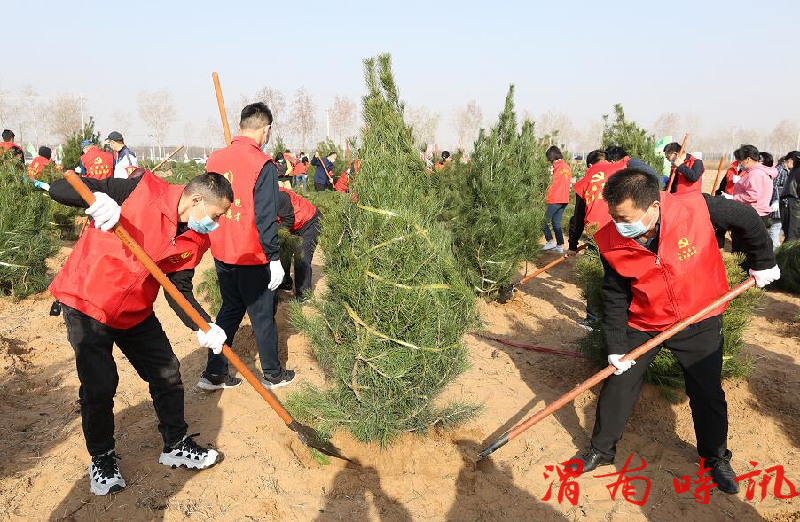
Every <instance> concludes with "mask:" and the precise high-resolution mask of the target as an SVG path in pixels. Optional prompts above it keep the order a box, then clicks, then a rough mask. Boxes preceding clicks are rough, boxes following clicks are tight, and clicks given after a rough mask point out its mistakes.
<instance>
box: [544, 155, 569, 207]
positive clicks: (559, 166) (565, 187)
mask: <svg viewBox="0 0 800 522" xmlns="http://www.w3.org/2000/svg"><path fill="white" fill-rule="evenodd" d="M571 180H572V169H571V168H569V165H568V164H567V162H566V161H564V160H563V159H560V160H556V161H554V162H553V182H552V183H551V184H550V186H549V187H548V188H547V195H546V197H545V203H547V204H548V205H550V204H551V203H552V204H556V203H569V183H570V181H571Z"/></svg>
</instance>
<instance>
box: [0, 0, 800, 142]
mask: <svg viewBox="0 0 800 522" xmlns="http://www.w3.org/2000/svg"><path fill="white" fill-rule="evenodd" d="M9 4H10V5H9ZM34 6H35V7H34ZM4 13H5V14H4V15H3V22H2V26H3V31H2V35H3V39H4V41H5V42H6V44H7V45H8V46H9V49H8V50H7V52H6V53H5V56H6V58H5V59H4V60H3V65H2V69H1V71H2V72H1V73H0V88H2V89H5V90H8V91H12V92H13V91H16V90H17V89H19V88H20V87H21V86H22V85H24V84H32V85H34V87H35V88H36V90H37V91H38V92H39V93H40V94H42V95H44V96H53V95H57V94H60V93H83V94H84V95H85V96H86V98H87V109H88V113H90V114H93V115H95V119H96V120H97V122H98V124H99V128H100V131H101V132H102V133H107V132H108V131H110V130H113V129H112V127H114V121H113V118H112V115H113V114H114V112H115V111H118V110H122V111H127V112H129V113H130V114H131V115H132V122H133V125H132V131H131V133H130V134H131V138H129V140H128V141H131V142H140V141H143V140H146V135H147V134H148V132H147V129H146V127H145V126H144V125H143V123H142V122H141V120H140V119H139V115H138V106H137V101H136V100H137V94H138V92H139V91H141V90H150V91H155V90H161V89H168V90H170V91H171V92H172V94H173V96H174V98H175V99H176V101H177V105H178V118H179V121H178V122H176V123H175V124H174V125H173V126H172V128H171V130H170V136H171V137H172V140H170V141H173V142H176V141H182V140H183V132H184V131H183V129H184V124H185V122H191V123H192V124H194V125H196V126H197V127H198V128H199V129H202V128H203V127H204V126H205V122H206V120H207V118H208V116H213V117H214V118H215V121H217V120H218V113H217V112H216V110H217V109H216V103H215V99H214V91H213V86H212V82H211V72H212V71H214V70H216V71H218V72H219V74H220V77H221V79H222V86H223V89H224V92H225V96H226V101H228V102H229V103H230V104H236V102H237V101H238V99H239V95H240V93H246V94H252V93H253V92H254V91H255V90H257V89H258V88H260V87H262V86H264V85H269V86H271V87H274V88H278V89H280V90H282V91H283V92H284V95H285V96H286V98H287V101H289V100H291V98H292V96H293V93H294V91H295V89H296V88H297V87H298V86H301V85H303V86H305V87H307V88H308V90H309V91H310V92H311V94H312V96H313V97H314V100H315V102H316V105H317V108H318V120H319V121H320V122H321V123H322V125H323V128H324V113H323V111H324V109H325V108H326V107H328V106H330V104H331V103H332V100H333V96H334V94H337V93H338V94H343V95H346V96H348V97H350V98H352V99H356V100H358V99H359V98H360V96H361V95H362V93H363V70H362V63H361V60H362V59H363V58H365V57H368V56H372V55H375V54H377V53H380V52H386V51H388V52H391V53H392V56H393V60H394V68H395V73H396V76H397V81H398V85H399V86H400V89H401V95H402V97H403V98H404V99H405V100H406V101H407V103H408V104H409V105H415V106H416V105H425V106H427V107H428V108H429V109H431V110H433V111H435V112H438V113H440V114H441V115H442V121H441V124H440V126H439V132H438V138H439V141H440V142H442V144H443V145H448V144H451V143H452V142H453V141H454V130H453V125H452V123H451V114H452V113H453V111H454V109H455V108H456V107H457V106H462V105H465V104H466V102H467V101H468V100H470V99H472V98H474V99H476V100H477V101H478V103H479V105H480V106H481V107H482V108H483V114H484V117H485V119H486V120H493V119H494V118H495V117H496V114H497V112H498V111H499V110H500V108H501V106H502V102H503V97H504V95H505V92H506V90H507V88H508V84H509V83H515V84H516V86H517V105H518V108H519V112H522V111H523V110H524V109H527V110H528V111H530V112H531V113H533V114H540V113H542V112H546V111H555V112H565V113H567V114H568V115H569V116H570V117H571V118H572V119H573V121H574V122H575V123H576V124H578V125H584V124H585V123H586V122H587V121H589V120H591V119H596V118H599V116H600V115H601V114H603V113H607V112H609V111H610V110H611V108H612V106H613V104H614V103H616V102H621V103H623V104H624V106H625V109H626V112H627V113H628V114H629V115H630V116H631V117H633V118H635V119H637V120H640V121H641V122H642V123H644V124H645V125H649V124H650V123H652V121H653V120H654V119H655V118H656V117H657V116H658V115H659V114H661V113H663V112H678V113H689V112H692V113H696V114H698V115H699V116H700V117H701V118H702V120H703V124H704V126H705V128H707V129H709V128H713V129H716V128H722V127H726V126H733V125H738V126H740V127H747V128H756V129H761V130H767V129H771V128H772V127H774V125H775V124H776V123H777V122H778V121H779V120H781V119H792V120H795V121H800V103H799V102H798V90H799V87H800V74H799V73H798V70H799V69H800V67H799V66H798V51H800V40H798V35H797V27H798V20H800V2H798V1H796V0H794V1H791V0H787V1H772V0H762V1H759V2H743V1H725V2H721V1H717V2H703V1H683V0H673V1H669V2H650V1H638V2H634V1H628V2H622V1H603V2H594V1H591V2H590V1H574V2H571V1H562V2H533V1H531V2H474V1H468V0H461V1H457V2H456V1H445V2H435V1H416V0H405V1H402V2H397V3H393V2H391V3H390V2H365V1H353V2H348V1H340V2H330V1H327V2H317V1H314V2H264V1H261V2H255V1H250V0H236V1H225V2H221V1H218V2H210V1H206V0H198V1H195V2H186V1H172V2H170V1H160V2H156V1H151V0H138V1H133V2H124V1H116V2H81V1H69V2H66V1H53V0H47V1H41V2H36V3H33V2H23V1H20V0H11V1H10V2H8V1H6V2H5V3H4ZM9 56H14V57H15V58H9ZM201 132H202V130H198V133H201Z"/></svg>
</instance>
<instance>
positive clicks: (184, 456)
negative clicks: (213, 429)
mask: <svg viewBox="0 0 800 522" xmlns="http://www.w3.org/2000/svg"><path fill="white" fill-rule="evenodd" d="M195 435H196V434H195ZM218 458H219V453H218V452H217V451H216V450H213V449H211V448H204V447H202V446H200V445H198V444H197V443H196V442H195V441H194V440H192V437H191V436H190V435H186V436H185V437H183V439H182V440H181V441H180V442H179V443H177V444H175V445H174V446H172V447H171V448H167V447H165V448H164V452H163V453H162V454H161V456H160V457H159V458H158V462H159V463H160V464H164V465H165V466H169V467H171V468H172V469H175V468H178V467H180V466H185V467H187V468H189V469H206V468H210V467H211V466H213V465H214V464H216V463H217V459H218Z"/></svg>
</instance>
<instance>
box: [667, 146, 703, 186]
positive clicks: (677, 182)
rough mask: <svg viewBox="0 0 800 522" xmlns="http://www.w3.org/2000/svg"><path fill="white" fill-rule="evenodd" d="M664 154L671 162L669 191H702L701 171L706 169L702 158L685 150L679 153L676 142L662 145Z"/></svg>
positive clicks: (679, 149) (679, 147)
mask: <svg viewBox="0 0 800 522" xmlns="http://www.w3.org/2000/svg"><path fill="white" fill-rule="evenodd" d="M664 156H666V158H667V160H668V161H669V162H670V163H672V167H671V171H670V175H673V176H674V179H673V181H672V189H671V190H670V193H672V194H682V193H684V192H702V191H703V173H704V172H705V171H706V169H705V167H703V160H700V159H697V158H695V157H694V156H692V155H691V154H687V153H685V152H684V153H683V154H681V144H680V143H677V142H673V143H670V144H668V145H666V146H665V147H664Z"/></svg>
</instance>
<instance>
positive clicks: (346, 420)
mask: <svg viewBox="0 0 800 522" xmlns="http://www.w3.org/2000/svg"><path fill="white" fill-rule="evenodd" d="M364 63H365V69H366V83H367V94H366V96H365V97H364V99H363V102H364V114H365V118H366V123H367V126H366V128H365V129H364V130H363V135H362V137H363V147H362V149H361V150H360V151H359V157H360V158H361V159H362V160H363V165H362V167H361V170H360V172H359V176H358V177H357V178H356V180H355V181H354V187H353V189H354V192H355V193H356V194H357V195H358V203H357V204H356V203H353V202H352V201H351V200H350V199H349V198H342V201H341V204H340V205H335V206H333V207H332V208H331V209H330V210H328V212H327V214H326V215H325V218H324V221H323V225H322V234H321V238H320V244H321V246H322V249H323V251H324V252H325V273H326V277H327V283H328V291H327V293H326V294H325V295H324V296H323V299H322V300H321V301H315V302H314V303H313V311H312V309H311V308H310V307H306V308H305V309H303V308H301V306H300V305H299V304H297V303H294V304H293V305H292V306H291V308H290V317H291V320H292V322H293V324H294V325H295V326H296V327H298V328H299V329H301V330H302V331H304V332H305V333H306V334H307V335H308V337H309V338H310V341H311V344H312V346H313V349H314V354H315V356H316V358H317V359H318V360H319V362H320V365H321V367H322V368H323V369H324V371H325V372H326V375H327V376H328V383H329V387H328V388H327V389H320V388H317V387H314V386H310V385H309V386H306V387H303V388H301V389H300V390H299V391H297V392H295V393H294V394H292V395H291V396H290V398H289V402H288V405H289V407H290V409H291V410H292V411H293V413H294V414H296V415H297V416H298V418H299V419H300V420H301V421H303V422H308V423H311V424H314V425H315V426H316V427H317V428H319V429H321V430H322V431H323V432H326V433H331V432H332V431H333V430H335V429H337V428H346V429H347V430H348V431H350V432H351V433H352V434H353V435H354V436H355V437H356V438H358V439H359V440H362V441H380V443H381V444H387V443H388V442H390V441H391V440H392V439H393V438H394V437H396V436H397V435H399V434H401V433H404V432H425V431H426V430H427V429H428V428H430V427H432V426H451V425H454V424H457V423H458V422H462V421H464V420H465V419H468V418H470V417H471V416H473V415H474V414H475V413H476V411H477V407H476V406H475V405H471V404H465V403H460V402H457V403H452V404H447V405H441V404H440V401H437V395H438V394H439V393H440V392H441V391H442V390H443V389H444V387H445V386H446V385H447V384H448V383H449V382H451V381H452V380H453V379H454V378H455V377H456V376H457V375H458V374H459V373H461V372H463V371H464V370H465V369H466V367H467V351H466V349H465V348H464V346H462V345H461V337H462V336H463V334H464V333H465V331H466V330H467V328H469V327H470V326H471V325H473V324H474V322H475V320H476V311H475V306H474V298H473V297H472V295H471V292H470V290H469V288H468V287H467V286H466V284H465V282H464V279H463V277H461V274H460V273H459V270H458V267H457V264H456V261H455V259H454V257H453V253H452V243H451V239H450V236H449V235H448V233H447V231H446V230H445V229H444V227H442V225H441V224H439V223H438V222H437V220H436V217H437V210H436V208H437V204H436V199H437V197H436V195H435V194H434V192H433V190H432V184H431V180H430V177H429V176H428V175H427V174H426V172H425V166H424V164H423V163H422V160H421V159H420V157H419V153H418V152H417V151H416V148H415V147H414V143H413V139H412V137H411V130H410V129H409V128H408V127H407V126H406V125H405V123H404V121H403V103H402V102H401V101H400V99H399V95H398V92H397V87H396V85H395V83H394V77H393V75H392V71H391V61H390V57H389V55H381V56H380V57H378V58H377V59H375V58H371V59H368V60H365V62H364Z"/></svg>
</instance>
